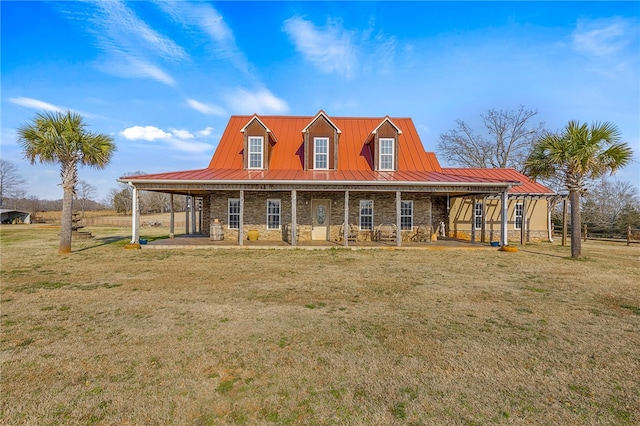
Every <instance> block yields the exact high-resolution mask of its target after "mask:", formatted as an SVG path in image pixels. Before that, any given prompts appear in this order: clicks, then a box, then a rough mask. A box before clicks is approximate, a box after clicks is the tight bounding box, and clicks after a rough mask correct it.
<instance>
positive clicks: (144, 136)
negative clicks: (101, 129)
mask: <svg viewBox="0 0 640 426" xmlns="http://www.w3.org/2000/svg"><path fill="white" fill-rule="evenodd" d="M120 134H121V135H122V136H124V137H125V139H129V140H132V141H135V140H145V141H150V142H151V141H155V140H162V139H169V138H171V133H166V132H165V131H164V130H162V129H159V128H157V127H155V126H144V127H142V126H133V127H128V128H126V129H124V130H123V131H122V132H120Z"/></svg>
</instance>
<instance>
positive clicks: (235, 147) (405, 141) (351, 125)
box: [209, 115, 441, 172]
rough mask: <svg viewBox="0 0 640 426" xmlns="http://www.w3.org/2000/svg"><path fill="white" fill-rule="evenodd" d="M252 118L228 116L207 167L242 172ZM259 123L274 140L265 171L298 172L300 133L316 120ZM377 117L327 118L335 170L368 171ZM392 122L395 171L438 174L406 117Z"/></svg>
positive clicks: (282, 118) (289, 118)
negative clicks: (335, 138)
mask: <svg viewBox="0 0 640 426" xmlns="http://www.w3.org/2000/svg"><path fill="white" fill-rule="evenodd" d="M252 118H253V116H248V115H243V116H238V115H236V116H232V117H231V118H230V120H229V124H228V125H227V128H226V129H225V131H224V133H223V134H222V138H221V139H220V144H219V145H218V148H217V149H216V152H215V154H214V155H213V158H212V159H211V162H210V163H209V168H214V169H239V170H242V149H243V144H244V140H243V135H242V133H241V130H242V128H244V126H245V125H246V124H247V123H248V122H249V120H251V119H252ZM259 118H260V120H261V121H262V122H263V123H264V124H265V125H266V126H267V127H268V128H269V129H270V130H271V132H272V133H273V134H274V135H275V137H276V138H277V139H278V143H277V144H276V145H275V146H274V147H273V151H272V152H271V158H270V162H269V170H270V171H271V170H288V171H290V172H293V171H302V170H303V168H304V167H303V163H302V161H303V159H302V154H301V152H302V143H303V141H304V139H303V134H302V130H303V129H304V128H305V127H306V126H307V125H308V124H309V123H310V122H311V121H312V120H313V119H314V118H316V117H310V116H306V117H298V116H295V117H292V116H260V117H259ZM385 118H386V117H381V118H353V117H330V119H331V122H332V123H334V124H335V126H336V127H337V128H338V129H340V131H341V134H340V139H339V143H338V170H344V171H346V170H348V171H371V154H370V151H369V148H368V147H367V146H366V142H367V140H369V138H370V137H371V133H372V132H373V131H374V130H375V129H376V128H377V127H378V126H379V125H380V123H382V122H383V121H384V120H385ZM392 122H393V123H394V124H395V125H396V126H397V127H398V128H399V129H400V130H401V131H402V133H401V134H400V135H399V136H398V170H399V171H425V172H428V171H435V172H439V171H440V169H441V168H440V164H439V163H438V160H437V159H436V157H435V155H433V154H432V153H427V152H425V150H424V147H423V146H422V141H421V140H420V137H419V136H418V133H417V131H416V128H415V126H414V124H413V121H412V120H411V119H410V118H394V119H392Z"/></svg>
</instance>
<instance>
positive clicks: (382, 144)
mask: <svg viewBox="0 0 640 426" xmlns="http://www.w3.org/2000/svg"><path fill="white" fill-rule="evenodd" d="M120 181H121V182H126V183H128V184H129V185H131V186H132V188H133V193H134V196H133V198H134V200H133V201H134V206H135V205H137V191H138V190H146V191H158V192H165V193H169V194H182V195H186V196H188V197H189V199H190V200H191V203H190V204H191V205H192V206H196V205H198V206H199V205H200V204H201V207H200V212H201V213H200V218H199V219H198V220H196V216H195V210H196V209H195V208H194V209H191V213H187V219H188V218H189V214H191V224H192V229H191V231H192V232H194V233H195V232H196V230H197V228H196V222H197V223H198V224H199V232H200V234H202V235H204V236H209V238H210V239H212V240H222V239H224V240H232V241H237V243H238V244H239V245H243V244H245V241H246V240H247V239H250V240H251V239H255V238H259V239H260V240H266V241H274V242H275V241H278V242H282V241H285V242H287V243H289V244H291V245H296V244H298V243H300V242H305V241H333V242H336V241H337V242H340V243H341V244H344V245H345V246H346V245H349V244H357V243H359V242H365V241H367V242H368V241H371V242H373V243H375V242H376V241H387V242H388V243H391V244H395V245H397V246H401V245H402V243H403V242H407V241H431V240H432V238H433V234H436V233H439V234H440V235H442V236H449V237H454V238H463V239H469V240H473V241H490V240H492V241H499V242H500V244H501V245H507V244H508V240H509V239H518V238H523V237H524V238H526V239H527V240H530V239H534V240H540V239H546V238H547V235H548V232H549V227H548V226H549V221H548V214H547V200H546V197H548V196H551V195H553V194H554V193H553V191H551V190H549V189H548V188H545V187H544V186H542V185H540V184H537V183H535V182H533V181H531V180H529V179H528V178H527V177H526V176H524V175H522V174H521V173H518V172H517V171H515V170H512V169H460V168H443V167H441V166H440V164H439V162H438V160H437V158H436V156H435V154H434V153H432V152H426V151H425V150H424V147H423V145H422V142H421V140H420V137H419V136H418V133H417V131H416V128H415V126H414V124H413V121H412V120H411V119H410V118H391V117H388V116H387V117H382V118H356V117H330V116H329V115H327V114H326V113H325V112H324V111H320V112H318V114H316V115H315V116H306V117H300V116H262V115H261V116H258V115H253V116H232V117H231V118H230V119H229V123H228V125H227V127H226V129H225V131H224V133H223V135H222V138H221V139H220V143H219V145H218V147H217V149H216V151H215V153H214V155H213V158H212V159H211V161H210V163H209V166H208V167H206V168H204V169H199V170H189V171H178V172H168V173H159V174H148V175H139V176H127V177H122V178H120ZM133 210H134V213H133V232H132V233H133V240H132V241H133V242H135V241H137V240H138V236H139V218H138V213H137V207H136V208H134V209H133ZM172 223H173V220H172ZM170 232H171V234H173V232H174V230H173V226H171V229H170ZM188 232H190V230H189V227H188V225H187V233H188Z"/></svg>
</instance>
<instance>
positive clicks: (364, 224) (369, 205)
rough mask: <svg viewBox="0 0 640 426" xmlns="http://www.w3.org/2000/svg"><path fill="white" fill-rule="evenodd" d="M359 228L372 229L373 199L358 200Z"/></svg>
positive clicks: (362, 229)
mask: <svg viewBox="0 0 640 426" xmlns="http://www.w3.org/2000/svg"><path fill="white" fill-rule="evenodd" d="M360 230H361V231H372V230H373V200H360Z"/></svg>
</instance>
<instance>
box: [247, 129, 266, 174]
mask: <svg viewBox="0 0 640 426" xmlns="http://www.w3.org/2000/svg"><path fill="white" fill-rule="evenodd" d="M263 146H264V143H263V138H262V137H261V136H250V137H249V168H250V169H262V168H264V167H263V166H262V157H263V155H262V151H263Z"/></svg>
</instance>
